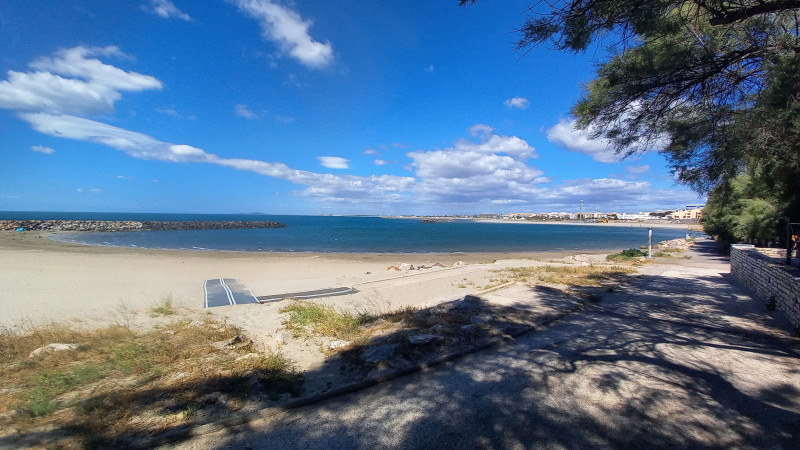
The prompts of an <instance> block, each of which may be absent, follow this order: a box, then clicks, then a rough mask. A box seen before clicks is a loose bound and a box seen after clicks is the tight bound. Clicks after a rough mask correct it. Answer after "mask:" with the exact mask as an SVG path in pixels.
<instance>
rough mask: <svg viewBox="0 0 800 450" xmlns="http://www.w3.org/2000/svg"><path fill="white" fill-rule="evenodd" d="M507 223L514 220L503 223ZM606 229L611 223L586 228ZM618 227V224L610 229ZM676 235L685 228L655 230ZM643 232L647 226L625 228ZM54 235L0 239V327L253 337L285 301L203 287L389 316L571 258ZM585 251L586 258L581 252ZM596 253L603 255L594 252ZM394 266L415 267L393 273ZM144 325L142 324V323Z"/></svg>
mask: <svg viewBox="0 0 800 450" xmlns="http://www.w3.org/2000/svg"><path fill="white" fill-rule="evenodd" d="M510 223H513V222H510ZM587 225H592V226H609V224H587ZM615 225H616V224H615ZM663 225H670V226H672V227H683V228H686V229H687V231H688V227H689V226H688V225H685V224H663ZM628 226H650V224H639V223H636V224H628ZM56 233H57V232H44V231H42V232H34V231H29V232H21V233H20V232H13V231H3V232H0V284H1V285H2V286H3V287H4V292H3V295H2V300H0V302H1V303H0V326H14V325H17V324H20V323H21V322H25V321H33V322H35V323H40V322H43V321H57V322H68V323H71V324H72V325H73V326H79V325H82V326H86V327H97V326H103V325H108V324H113V323H119V322H120V321H121V320H122V317H121V316H125V315H129V313H130V312H138V313H140V314H135V316H136V317H137V318H138V319H137V320H140V321H141V320H143V319H142V318H146V317H147V314H141V313H142V312H144V311H147V310H148V309H150V308H152V307H154V306H155V305H157V304H159V303H160V302H162V301H164V300H166V299H168V300H170V301H171V302H172V304H173V305H175V306H177V307H180V308H182V313H184V314H212V315H214V316H216V318H218V319H221V320H229V321H231V322H233V323H235V324H236V325H238V326H241V327H242V328H244V329H245V330H246V331H248V332H249V333H251V334H252V335H253V336H254V337H255V338H263V337H264V336H270V335H271V334H272V333H274V332H275V331H276V330H277V329H278V328H280V327H281V317H280V314H279V313H278V310H279V309H280V308H281V306H282V303H283V302H275V303H269V304H260V305H259V304H252V305H234V306H223V307H215V308H208V309H204V307H203V306H204V304H203V303H204V291H203V283H204V281H205V280H208V279H216V278H235V279H238V280H239V281H241V282H242V283H244V284H245V285H247V286H248V287H249V288H250V289H251V290H252V291H253V293H254V294H255V295H256V296H262V295H273V294H284V293H290V292H301V291H309V290H316V289H326V288H337V287H353V288H355V289H356V290H358V292H357V293H355V294H350V295H344V296H339V297H328V298H320V299H319V300H318V301H319V302H321V303H326V304H331V305H334V306H336V307H337V308H342V309H349V310H353V311H358V310H371V311H375V310H381V311H387V310H391V309H398V308H402V307H405V306H430V305H432V304H436V303H439V302H442V301H448V300H453V299H456V298H460V297H463V296H464V295H467V294H474V293H477V292H480V291H481V289H482V287H485V286H487V285H490V284H492V280H493V276H494V274H495V273H496V272H495V271H497V270H500V269H504V268H509V267H520V266H530V265H536V264H544V263H543V262H542V261H554V260H562V261H563V260H564V258H568V257H570V255H572V254H574V253H575V252H538V253H537V252H527V253H470V254H466V253H457V254H453V253H448V254H435V253H426V254H351V253H258V252H224V251H187V250H155V249H138V248H122V247H101V246H85V245H76V244H69V243H64V242H58V241H54V240H52V239H50V237H51V236H53V235H54V234H56ZM587 253H592V252H587ZM594 253H596V254H600V253H603V252H594ZM402 264H411V265H413V266H415V267H420V266H421V267H423V268H422V269H418V270H410V271H409V270H403V271H401V270H395V269H394V268H395V267H400V266H401V265H402ZM140 325H141V326H143V327H146V326H148V325H149V324H148V323H146V322H145V323H141V324H140Z"/></svg>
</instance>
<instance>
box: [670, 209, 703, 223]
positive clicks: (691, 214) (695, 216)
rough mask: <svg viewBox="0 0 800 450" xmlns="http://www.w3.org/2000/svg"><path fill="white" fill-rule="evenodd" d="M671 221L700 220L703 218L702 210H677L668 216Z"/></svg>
mask: <svg viewBox="0 0 800 450" xmlns="http://www.w3.org/2000/svg"><path fill="white" fill-rule="evenodd" d="M669 217H670V218H671V219H672V220H700V219H702V218H703V208H702V207H700V208H694V209H679V210H677V211H674V212H673V213H672V214H670V215H669Z"/></svg>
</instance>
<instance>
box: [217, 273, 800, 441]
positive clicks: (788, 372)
mask: <svg viewBox="0 0 800 450" xmlns="http://www.w3.org/2000/svg"><path fill="white" fill-rule="evenodd" d="M666 294H669V295H666ZM607 297H608V298H607V299H604V300H603V302H602V303H601V304H600V306H599V307H589V308H587V309H586V310H585V311H583V312H581V313H579V314H575V315H571V316H569V317H568V318H565V319H564V320H562V321H559V322H557V323H555V324H553V325H552V326H551V327H550V328H548V329H547V330H543V331H541V332H537V333H532V334H530V335H529V336H526V337H520V338H519V339H517V340H516V342H514V343H510V344H508V345H504V346H501V347H498V348H495V349H493V350H489V351H485V352H481V353H478V354H473V355H470V356H469V357H466V358H463V359H461V360H458V361H455V362H451V363H447V364H445V365H441V366H438V367H437V368H435V369H433V370H430V371H426V372H422V373H418V374H415V375H413V376H409V377H406V378H403V379H400V380H395V381H393V382H391V383H386V384H382V385H379V386H376V387H374V388H371V389H368V390H365V391H362V392H358V393H353V394H349V395H346V396H343V397H338V398H335V399H332V400H329V401H327V402H324V403H320V404H317V405H313V406H308V407H304V408H300V409H297V410H294V411H292V412H291V414H289V415H287V416H285V417H282V418H277V419H275V420H272V421H270V420H266V421H261V422H254V423H250V424H247V425H245V426H243V427H239V428H237V429H236V430H231V434H230V435H228V436H226V437H220V438H219V440H217V441H213V443H214V445H220V446H225V445H230V446H234V447H235V446H242V445H252V446H254V447H258V446H267V447H291V448H323V447H326V448H327V447H347V448H367V447H403V448H408V447H411V448H419V447H434V446H435V447H454V448H455V447H458V448H464V447H489V448H506V447H523V448H528V447H568V448H584V447H613V448H653V447H671V448H675V447H677V448H697V447H701V448H707V447H742V448H764V447H769V448H798V447H800V391H798V389H797V387H796V386H798V385H800V374H799V373H798V370H797V367H798V363H800V353H799V352H798V341H797V340H796V339H793V338H791V337H790V335H789V333H788V329H786V328H785V327H783V325H782V324H781V323H776V322H775V321H774V320H772V319H771V318H770V317H769V316H765V315H763V312H764V308H763V305H760V304H758V303H757V302H753V301H751V300H750V301H748V300H746V299H745V297H743V296H742V294H741V292H740V291H738V289H737V288H736V287H734V286H730V285H727V284H726V283H725V282H724V281H721V280H720V279H719V278H703V277H699V278H688V279H687V278H682V279H678V278H673V279H664V277H651V276H637V277H634V280H633V281H632V282H631V284H630V286H628V287H627V288H626V290H625V291H624V292H620V293H615V294H612V295H609V296H607ZM513 306H514V307H518V308H524V307H525V305H524V304H519V305H513ZM310 376H311V375H310Z"/></svg>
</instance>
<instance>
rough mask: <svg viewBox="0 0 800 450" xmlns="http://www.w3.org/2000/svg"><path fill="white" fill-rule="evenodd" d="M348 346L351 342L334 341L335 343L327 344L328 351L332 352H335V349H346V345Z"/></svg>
mask: <svg viewBox="0 0 800 450" xmlns="http://www.w3.org/2000/svg"><path fill="white" fill-rule="evenodd" d="M350 344H352V342H351V341H341V340H336V341H331V342H330V343H329V344H328V348H330V349H332V350H335V349H337V348H344V347H347V346H348V345H350Z"/></svg>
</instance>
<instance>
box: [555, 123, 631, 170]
mask: <svg viewBox="0 0 800 450" xmlns="http://www.w3.org/2000/svg"><path fill="white" fill-rule="evenodd" d="M575 124H576V120H575V119H561V120H559V121H558V124H556V125H555V126H553V127H552V128H550V129H548V130H547V139H548V140H549V141H550V142H553V143H556V144H558V145H560V146H561V147H564V148H566V149H567V150H569V151H571V152H577V153H584V154H587V155H589V156H591V157H592V159H594V160H595V161H598V162H604V163H615V162H619V161H620V156H619V155H617V154H616V153H615V152H614V150H613V149H612V148H611V146H610V145H609V142H608V141H607V140H606V139H603V138H597V139H593V138H591V137H590V132H589V131H587V130H578V129H576V128H575Z"/></svg>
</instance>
